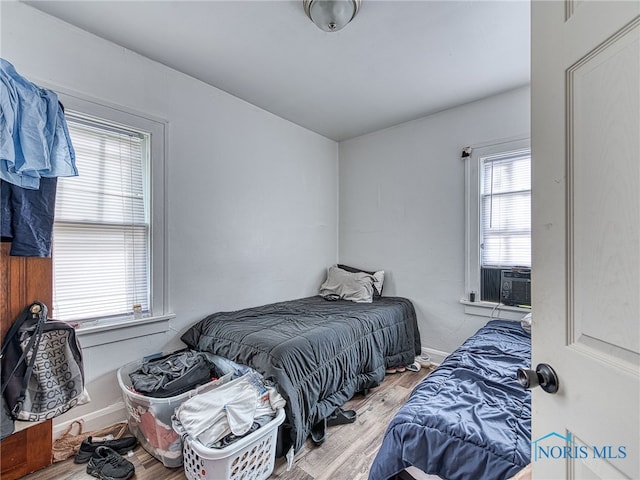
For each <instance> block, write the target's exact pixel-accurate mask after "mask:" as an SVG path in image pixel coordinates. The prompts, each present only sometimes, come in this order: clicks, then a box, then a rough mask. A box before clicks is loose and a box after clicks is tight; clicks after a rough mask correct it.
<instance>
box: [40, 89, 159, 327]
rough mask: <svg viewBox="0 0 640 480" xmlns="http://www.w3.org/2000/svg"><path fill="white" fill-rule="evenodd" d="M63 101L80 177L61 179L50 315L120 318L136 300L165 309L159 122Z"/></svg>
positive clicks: (148, 311) (152, 311)
mask: <svg viewBox="0 0 640 480" xmlns="http://www.w3.org/2000/svg"><path fill="white" fill-rule="evenodd" d="M63 102H64V104H65V112H66V119H67V124H68V127H69V135H70V137H71V141H72V143H73V146H74V149H75V151H76V165H77V167H78V171H79V176H77V177H70V178H60V179H59V180H58V192H57V198H56V213H55V223H54V232H53V255H52V256H53V269H54V272H53V277H54V291H53V309H54V310H53V313H54V316H55V318H57V319H60V320H65V321H82V320H88V319H92V320H93V319H103V318H113V317H122V316H127V315H131V314H132V312H133V310H134V306H136V310H137V309H138V308H139V309H140V311H141V312H142V313H143V314H144V315H146V316H151V315H158V314H162V313H164V312H163V307H162V306H163V299H162V285H163V283H164V282H163V261H162V259H163V252H162V237H163V221H162V215H157V214H156V215H154V209H156V210H157V209H158V208H159V207H161V205H162V203H161V199H162V196H161V193H162V184H163V181H162V180H163V163H164V162H163V144H164V139H163V136H164V131H163V130H164V129H163V125H162V124H160V123H158V122H155V121H152V120H148V119H143V118H141V117H138V116H135V115H131V114H127V113H124V112H121V111H119V110H114V109H111V108H108V107H102V106H96V105H95V104H89V103H88V102H84V101H82V100H78V99H75V98H71V99H63ZM74 107H75V108H74ZM87 110H88V111H89V112H87ZM94 112H95V113H98V114H100V116H97V115H94V114H93V113H94ZM158 190H159V191H160V192H158ZM154 193H155V196H154V195H153V194H154ZM152 219H154V220H153V222H152ZM137 306H139V307H137Z"/></svg>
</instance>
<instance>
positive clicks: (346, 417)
mask: <svg viewBox="0 0 640 480" xmlns="http://www.w3.org/2000/svg"><path fill="white" fill-rule="evenodd" d="M356 416H357V415H356V411H355V410H343V409H342V408H340V407H338V408H336V409H335V410H334V411H333V413H332V414H331V415H329V416H328V417H327V427H333V426H334V425H344V424H345V423H353V422H355V421H356Z"/></svg>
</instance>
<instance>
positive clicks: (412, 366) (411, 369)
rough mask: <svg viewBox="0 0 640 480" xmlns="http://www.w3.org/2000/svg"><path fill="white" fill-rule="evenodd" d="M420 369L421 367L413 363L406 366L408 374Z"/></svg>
mask: <svg viewBox="0 0 640 480" xmlns="http://www.w3.org/2000/svg"><path fill="white" fill-rule="evenodd" d="M421 368H422V366H421V365H420V364H419V363H417V362H413V363H412V364H411V365H407V370H409V371H410V372H419V371H420V369H421Z"/></svg>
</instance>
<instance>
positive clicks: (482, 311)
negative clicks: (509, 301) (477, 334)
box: [460, 300, 531, 320]
mask: <svg viewBox="0 0 640 480" xmlns="http://www.w3.org/2000/svg"><path fill="white" fill-rule="evenodd" d="M460 303H461V304H463V305H464V313H467V314H469V315H478V316H480V317H490V318H494V319H502V320H521V319H522V317H524V316H525V315H526V314H527V313H531V308H526V307H512V306H509V305H502V304H498V303H494V302H470V301H469V300H460Z"/></svg>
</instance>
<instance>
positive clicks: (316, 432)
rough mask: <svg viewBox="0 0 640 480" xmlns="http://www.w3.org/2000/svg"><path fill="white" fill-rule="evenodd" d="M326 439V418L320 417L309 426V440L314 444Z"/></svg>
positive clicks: (319, 443)
mask: <svg viewBox="0 0 640 480" xmlns="http://www.w3.org/2000/svg"><path fill="white" fill-rule="evenodd" d="M326 439H327V419H326V418H325V419H322V420H320V421H319V422H318V423H316V424H315V425H314V426H313V427H311V440H313V443H315V444H316V445H322V444H323V443H324V441H325V440H326Z"/></svg>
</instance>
